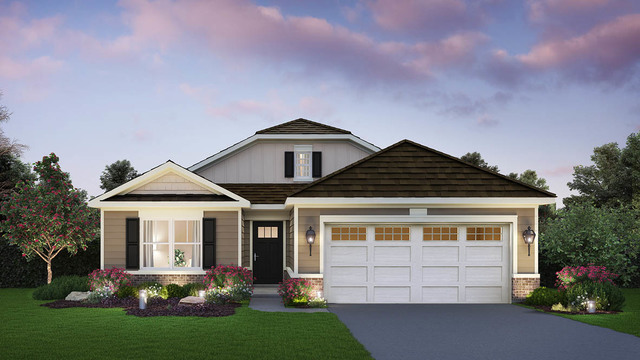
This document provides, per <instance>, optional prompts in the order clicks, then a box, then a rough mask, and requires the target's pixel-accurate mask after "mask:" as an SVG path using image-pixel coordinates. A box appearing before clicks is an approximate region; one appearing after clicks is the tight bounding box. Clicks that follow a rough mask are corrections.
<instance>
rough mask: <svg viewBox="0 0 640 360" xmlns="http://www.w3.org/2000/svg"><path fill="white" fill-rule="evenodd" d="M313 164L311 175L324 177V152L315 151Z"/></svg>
mask: <svg viewBox="0 0 640 360" xmlns="http://www.w3.org/2000/svg"><path fill="white" fill-rule="evenodd" d="M311 164H313V169H312V171H311V177H314V178H319V177H322V152H320V151H314V152H313V155H312V160H311Z"/></svg>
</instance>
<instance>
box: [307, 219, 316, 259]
mask: <svg viewBox="0 0 640 360" xmlns="http://www.w3.org/2000/svg"><path fill="white" fill-rule="evenodd" d="M315 241H316V232H315V231H313V229H312V228H311V226H309V230H307V244H309V256H311V246H312V245H313V243H314V242H315Z"/></svg>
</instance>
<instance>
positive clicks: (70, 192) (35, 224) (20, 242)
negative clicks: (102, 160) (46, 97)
mask: <svg viewBox="0 0 640 360" xmlns="http://www.w3.org/2000/svg"><path fill="white" fill-rule="evenodd" d="M58 160H59V158H58V157H57V156H56V154H54V153H51V154H50V155H49V156H45V157H43V158H42V161H38V162H36V163H35V165H34V167H33V169H34V171H35V173H36V174H37V176H38V179H37V181H33V180H27V181H21V182H19V183H18V184H17V185H16V188H15V191H14V192H13V193H11V194H9V195H7V196H6V198H5V201H3V202H2V205H1V206H0V215H3V216H4V218H5V220H4V221H2V222H0V231H2V232H4V238H5V239H7V240H8V241H9V243H10V244H12V245H16V246H18V248H19V249H20V251H21V252H22V256H23V257H25V258H27V260H32V259H33V258H35V257H39V258H41V259H42V260H44V262H45V263H46V264H47V283H51V279H52V272H51V261H52V260H53V259H54V258H55V257H56V256H57V255H58V254H59V253H60V252H61V251H62V250H65V249H66V250H67V251H68V252H69V253H71V254H76V253H77V252H78V250H86V248H87V244H88V243H89V241H91V240H92V239H94V238H95V235H96V234H97V233H98V230H99V223H100V219H99V214H98V213H97V212H96V211H95V210H93V209H90V208H89V207H88V206H87V194H86V192H85V191H83V190H80V189H76V188H74V187H73V185H72V184H71V180H70V179H69V174H68V173H65V172H63V171H62V170H61V169H60V165H59V164H58Z"/></svg>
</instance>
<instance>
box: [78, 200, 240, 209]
mask: <svg viewBox="0 0 640 360" xmlns="http://www.w3.org/2000/svg"><path fill="white" fill-rule="evenodd" d="M94 200H95V199H94ZM92 201H93V200H92ZM94 205H95V204H94ZM248 206H249V205H247V206H244V205H243V204H242V202H233V203H230V202H228V201H206V202H205V201H198V202H194V201H131V202H124V201H108V202H101V203H99V204H98V205H96V206H91V207H94V208H99V209H107V210H110V211H116V210H119V209H123V210H131V209H139V208H205V209H211V210H217V211H222V210H234V211H235V210H237V209H238V208H243V207H248Z"/></svg>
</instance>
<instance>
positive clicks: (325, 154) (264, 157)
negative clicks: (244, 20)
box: [196, 141, 370, 184]
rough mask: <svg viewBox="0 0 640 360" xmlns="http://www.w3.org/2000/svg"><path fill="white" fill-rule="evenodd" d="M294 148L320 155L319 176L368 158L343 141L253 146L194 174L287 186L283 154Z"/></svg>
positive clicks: (289, 181) (227, 179)
mask: <svg viewBox="0 0 640 360" xmlns="http://www.w3.org/2000/svg"><path fill="white" fill-rule="evenodd" d="M294 145H311V146H312V147H313V151H320V152H322V175H323V176H324V175H327V174H330V173H332V172H334V171H336V170H339V169H342V168H343V167H345V166H347V165H349V164H351V163H353V162H356V161H358V160H360V159H362V158H363V157H365V156H368V155H369V154H370V152H367V151H365V150H362V149H361V148H359V147H356V146H355V145H353V144H351V143H349V142H346V141H342V142H339V141H326V142H324V141H323V142H320V141H316V142H313V141H312V142H306V141H295V142H294V141H291V142H286V141H278V142H267V141H262V142H256V143H255V144H253V145H251V146H250V147H248V148H246V149H243V150H241V151H240V152H238V153H235V154H233V155H231V156H229V157H227V158H225V159H222V160H220V161H218V162H217V163H215V164H213V165H211V166H208V167H206V168H203V169H200V170H198V171H196V173H197V174H198V175H201V176H203V177H205V178H207V179H209V180H211V181H213V182H214V183H221V184H222V183H291V182H293V178H285V177H284V153H285V151H293V150H294V149H293V147H294Z"/></svg>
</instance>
